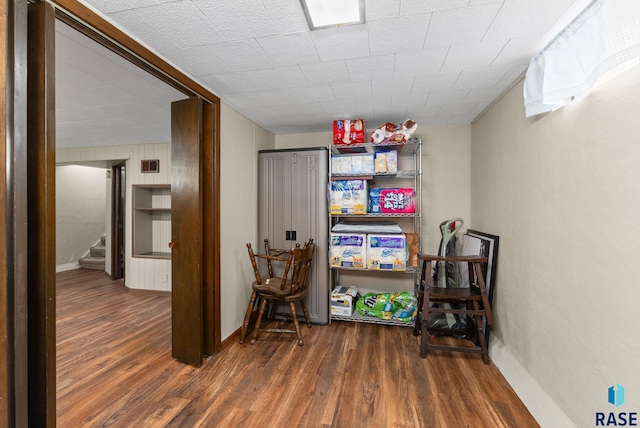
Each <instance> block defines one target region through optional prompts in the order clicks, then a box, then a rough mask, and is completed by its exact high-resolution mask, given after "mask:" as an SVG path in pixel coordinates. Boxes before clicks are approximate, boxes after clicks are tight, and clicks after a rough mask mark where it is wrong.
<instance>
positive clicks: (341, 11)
mask: <svg viewBox="0 0 640 428" xmlns="http://www.w3.org/2000/svg"><path fill="white" fill-rule="evenodd" d="M300 3H302V9H303V10H304V15H305V16H306V17H307V22H308V23H309V29H310V30H320V29H323V28H331V27H340V26H343V25H352V24H364V0H300Z"/></svg>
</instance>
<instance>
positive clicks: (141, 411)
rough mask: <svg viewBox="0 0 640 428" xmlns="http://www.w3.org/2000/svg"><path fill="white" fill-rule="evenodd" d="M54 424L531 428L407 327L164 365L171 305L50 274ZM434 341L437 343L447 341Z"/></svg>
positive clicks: (510, 405) (458, 363)
mask: <svg viewBox="0 0 640 428" xmlns="http://www.w3.org/2000/svg"><path fill="white" fill-rule="evenodd" d="M58 279H59V281H58V299H57V301H58V425H59V426H60V427H74V428H75V427H78V426H83V427H99V426H153V427H164V426H172V427H194V428H195V427H236V426H247V427H264V426H273V427H330V426H333V427H355V426H357V427H415V428H423V427H434V428H437V427H473V428H478V427H491V428H495V427H505V428H506V427H509V428H511V427H519V428H526V427H537V426H538V424H537V423H536V421H535V420H534V419H533V417H532V416H531V414H530V413H529V412H528V411H527V409H526V408H525V407H524V405H523V404H522V402H521V401H520V400H519V399H518V397H517V396H516V394H515V393H514V392H513V390H512V389H511V387H510V386H509V385H508V384H507V382H506V381H505V379H504V378H503V377H502V375H501V374H500V372H499V371H498V369H497V368H496V366H495V365H493V364H489V365H485V364H484V363H483V362H482V359H481V358H480V356H478V355H471V354H460V353H450V352H433V353H430V354H429V356H428V357H427V358H425V359H421V358H420V355H419V338H416V337H414V336H413V334H412V329H411V328H407V327H395V326H393V327H392V326H379V325H371V324H359V323H346V322H344V323H343V322H334V323H333V324H332V325H330V326H328V325H324V326H323V325H314V326H313V327H312V328H311V329H307V328H304V329H303V335H304V346H298V345H297V342H296V340H295V337H294V336H290V335H282V334H277V333H273V334H264V335H262V336H260V340H259V342H257V343H256V344H255V345H249V344H248V343H245V344H242V345H241V344H239V343H238V342H237V341H233V342H229V344H228V346H227V347H225V349H223V350H222V352H221V353H220V354H219V355H218V356H216V358H213V359H210V360H206V361H204V364H203V366H202V367H201V369H199V370H195V369H193V368H192V367H190V366H187V365H184V364H180V363H179V362H177V361H176V360H174V359H172V358H171V355H170V349H171V340H170V339H171V334H170V332H169V328H170V325H171V319H170V318H171V317H170V313H169V312H170V307H171V302H170V300H171V297H170V296H169V294H168V293H161V292H153V291H146V290H127V289H126V287H124V286H122V284H121V282H119V281H111V280H109V279H108V277H107V276H106V275H104V274H103V273H99V272H83V271H80V270H77V271H68V272H62V273H59V274H58ZM439 340H444V341H448V340H449V339H447V338H441V339H439Z"/></svg>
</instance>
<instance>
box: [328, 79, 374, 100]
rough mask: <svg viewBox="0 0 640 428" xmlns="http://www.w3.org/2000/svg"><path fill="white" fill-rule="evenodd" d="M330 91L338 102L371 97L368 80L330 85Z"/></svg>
mask: <svg viewBox="0 0 640 428" xmlns="http://www.w3.org/2000/svg"><path fill="white" fill-rule="evenodd" d="M331 89H333V93H334V94H335V96H336V99H338V100H343V99H345V98H354V97H364V96H369V95H372V93H371V81H370V80H363V81H360V82H337V83H332V84H331Z"/></svg>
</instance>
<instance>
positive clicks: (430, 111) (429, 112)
mask: <svg viewBox="0 0 640 428" xmlns="http://www.w3.org/2000/svg"><path fill="white" fill-rule="evenodd" d="M441 108H442V105H434V106H428V107H409V108H407V112H406V115H407V118H410V119H411V120H413V121H415V122H416V123H417V124H418V125H425V124H424V123H422V122H421V121H420V120H419V119H420V118H425V117H436V116H437V115H438V112H439V111H440V109H441Z"/></svg>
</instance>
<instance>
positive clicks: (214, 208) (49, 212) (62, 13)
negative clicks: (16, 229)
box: [16, 2, 220, 423]
mask: <svg viewBox="0 0 640 428" xmlns="http://www.w3.org/2000/svg"><path fill="white" fill-rule="evenodd" d="M65 5H66V6H65V8H66V9H58V10H55V11H54V10H53V7H52V6H51V3H48V2H37V3H32V4H29V29H28V30H29V31H28V33H29V40H28V41H29V49H28V53H29V56H28V69H29V73H27V74H28V81H29V83H28V85H27V86H28V89H29V93H28V96H27V98H28V100H29V103H27V104H28V107H29V108H28V113H29V114H28V118H29V125H30V134H29V135H28V139H29V144H30V150H29V156H28V159H27V170H28V172H29V177H30V180H29V189H30V190H33V191H32V192H30V195H29V200H30V201H32V203H31V204H30V205H29V224H30V225H32V226H34V227H30V228H29V234H28V236H27V238H28V239H29V243H30V244H31V245H29V256H30V257H29V260H30V261H29V273H30V275H29V276H30V281H29V296H28V297H29V323H28V331H27V332H28V337H29V343H28V351H29V352H28V355H29V357H30V358H29V362H28V364H29V370H28V371H29V385H28V386H29V388H28V394H29V401H28V402H29V406H28V408H29V415H31V414H32V410H33V415H36V416H34V417H37V419H38V420H40V421H45V420H46V421H51V422H52V423H54V422H53V421H54V420H55V419H54V418H55V307H54V305H55V237H54V235H55V223H54V222H55V207H54V204H53V202H54V199H55V171H54V167H55V161H63V162H64V161H65V160H63V159H61V158H62V157H64V156H59V151H60V149H57V148H56V147H55V144H52V143H55V141H56V139H57V138H60V137H61V136H60V135H59V134H57V133H56V134H55V135H54V131H55V125H54V124H55V123H56V120H55V119H56V117H54V116H53V109H52V108H51V107H54V105H55V104H53V96H54V95H55V94H56V91H55V87H56V82H54V81H53V77H54V76H55V74H56V73H55V72H54V67H55V64H53V59H54V58H55V50H56V49H55V46H52V44H53V41H54V40H55V34H54V27H55V19H54V18H55V17H62V18H61V19H63V20H64V22H69V21H73V22H75V23H76V24H77V26H76V25H71V26H72V28H76V29H77V28H81V33H82V34H85V35H88V36H90V38H91V39H92V40H101V43H104V44H105V45H108V46H110V49H113V50H114V51H118V52H120V54H118V56H119V55H122V56H123V57H126V58H127V59H130V60H131V61H133V62H136V60H135V59H132V58H138V60H137V61H138V62H137V64H138V65H139V66H140V67H142V68H143V69H144V70H147V71H149V73H151V74H152V75H154V76H164V78H163V79H161V80H162V81H164V82H168V81H169V80H171V81H173V82H174V84H173V85H171V86H172V87H174V88H181V89H180V90H179V92H180V93H181V94H182V98H184V97H185V96H191V97H198V99H200V100H201V101H204V103H205V104H208V105H209V106H210V107H209V108H208V115H207V117H208V122H207V123H204V122H202V123H201V124H200V125H201V126H202V127H203V133H205V134H208V135H209V138H210V139H209V140H208V141H207V144H208V146H207V148H206V150H207V153H204V154H202V155H201V157H200V158H199V159H200V160H203V163H204V164H205V165H206V167H207V169H206V170H203V172H202V174H203V175H201V176H200V179H202V180H204V181H205V183H206V185H207V186H209V188H210V189H211V190H212V191H211V192H207V197H208V199H207V200H206V201H205V202H204V204H203V205H205V206H206V208H203V211H205V210H208V211H207V212H205V213H204V216H203V217H205V219H204V220H203V222H208V223H210V225H211V229H210V230H211V231H212V233H211V234H209V235H207V234H203V241H204V243H203V247H204V249H205V251H204V253H205V254H206V257H207V260H206V264H207V265H208V266H210V267H211V272H212V274H211V276H210V278H209V277H207V278H206V279H204V278H203V283H202V284H200V287H201V289H202V290H207V291H210V293H211V294H210V295H211V296H213V298H214V299H215V303H214V300H213V299H212V301H211V302H210V304H209V303H208V304H207V305H205V306H204V308H203V311H206V310H209V311H210V314H211V315H212V319H213V321H214V322H215V324H212V327H213V331H214V333H213V334H212V335H211V336H210V337H206V338H205V339H204V340H207V341H208V345H209V346H211V348H212V349H213V348H217V349H219V346H220V338H219V288H218V286H219V249H220V243H219V216H218V214H217V213H218V212H219V210H218V204H219V196H218V191H219V185H220V183H219V149H218V146H217V144H218V143H217V142H218V138H219V129H218V121H219V99H218V98H217V97H216V96H215V95H213V94H211V93H210V92H208V91H207V90H205V89H204V88H202V87H201V86H199V85H198V84H196V83H195V82H193V81H192V80H190V79H189V78H188V77H186V76H184V75H183V74H182V73H181V72H179V71H178V70H176V69H175V68H173V67H172V66H170V65H169V64H167V63H166V62H164V61H162V60H161V59H160V58H159V57H157V56H156V55H155V54H153V53H151V52H150V51H148V50H146V48H144V47H143V46H141V45H140V44H138V43H137V42H135V41H134V40H132V39H131V38H129V37H128V36H126V34H124V33H122V32H121V31H120V30H118V29H117V28H115V27H113V26H112V25H111V24H109V23H108V22H107V21H105V20H104V19H102V18H100V17H99V16H97V15H95V14H93V13H92V12H91V11H90V10H88V9H87V8H86V7H85V6H83V5H82V4H80V3H65ZM54 13H55V16H54ZM72 16H82V17H83V18H82V19H83V21H82V22H81V21H80V20H79V19H78V18H72ZM87 22H88V23H87ZM109 40H112V41H109ZM114 40H115V41H114ZM137 52H141V53H140V54H138V53H137ZM142 58H144V60H142ZM88 65H93V66H94V67H100V66H101V63H100V59H99V58H90V59H88ZM152 70H155V71H152ZM165 78H166V80H165ZM99 91H102V92H101V95H102V96H101V97H100V98H101V99H106V98H108V97H109V96H110V93H109V92H108V90H107V89H106V88H101V89H100V90H99ZM105 91H106V92H105ZM130 93H133V90H131V91H130ZM145 93H148V91H145ZM94 95H95V94H92V96H94ZM56 103H57V104H58V105H61V104H60V103H59V102H58V100H57V99H56ZM151 104H152V105H153V103H151ZM78 108H80V109H81V106H76V109H78ZM57 116H58V117H61V116H60V115H57ZM72 128H73V127H72ZM112 128H113V129H115V127H114V126H113V125H112V126H111V127H110V128H108V129H107V133H108V132H109V129H112ZM61 130H62V129H61ZM96 134H98V132H96ZM156 145H157V143H149V144H148V146H151V152H148V151H146V150H137V151H135V150H132V149H130V148H129V149H128V150H129V153H126V154H123V153H117V154H115V155H114V154H113V153H109V150H108V149H107V150H106V151H107V153H102V154H101V155H100V156H104V158H105V159H113V158H120V159H128V160H127V162H128V163H127V165H126V166H127V182H128V183H127V186H128V185H129V183H130V182H131V180H130V178H131V175H132V167H135V165H136V164H137V161H141V160H144V159H152V160H159V161H160V162H159V163H160V164H161V165H162V164H164V165H167V166H170V162H171V161H170V158H169V157H168V156H167V157H165V161H164V162H163V161H162V157H161V156H157V157H156V152H155V148H156V147H155V146H156ZM168 145H169V144H168V143H167V144H166V146H168ZM118 147H125V145H122V146H118ZM145 148H146V147H145ZM87 150H89V151H91V150H93V149H85V150H84V152H85V153H86V152H87ZM159 151H160V152H163V151H167V152H168V153H171V152H170V150H167V148H159ZM54 152H55V155H54ZM149 154H151V156H153V157H151V158H149V157H148V156H149ZM161 154H162V153H161ZM65 155H66V156H69V157H72V156H77V155H78V153H77V151H74V149H72V148H70V149H69V150H67V153H65ZM94 155H97V153H94ZM135 156H137V159H135ZM94 159H95V158H94ZM67 160H69V159H67ZM129 162H130V163H129ZM159 170H160V171H163V169H162V167H161V168H160V169H159ZM170 170H171V169H170V168H167V172H168V171H170ZM198 196H199V195H195V196H194V197H198ZM128 202H129V200H128V198H127V200H126V202H125V205H129V203H128ZM125 212H126V213H127V215H128V213H129V210H128V209H127V207H126V206H125ZM126 241H127V239H126V238H125V242H126ZM125 247H126V245H125ZM128 250H129V249H128V248H125V253H127V257H128V253H129V251H128ZM31 253H33V255H32V254H31ZM174 284H175V281H174ZM214 287H215V288H214ZM175 292H176V290H173V293H174V295H175ZM191 310H193V307H192V308H191ZM172 312H173V313H174V312H175V311H172ZM174 328H175V326H174ZM193 333H195V334H196V335H197V334H198V332H197V331H195V332H193ZM200 333H201V334H202V335H204V332H200ZM201 337H202V336H201ZM205 352H206V351H205ZM23 354H24V353H23ZM20 379H22V377H21V378H20ZM16 385H18V386H21V385H22V384H21V383H20V382H16ZM36 385H37V386H38V388H36ZM21 387H23V388H25V389H26V387H27V385H24V386H21ZM30 417H31V416H30Z"/></svg>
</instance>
